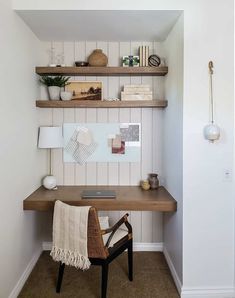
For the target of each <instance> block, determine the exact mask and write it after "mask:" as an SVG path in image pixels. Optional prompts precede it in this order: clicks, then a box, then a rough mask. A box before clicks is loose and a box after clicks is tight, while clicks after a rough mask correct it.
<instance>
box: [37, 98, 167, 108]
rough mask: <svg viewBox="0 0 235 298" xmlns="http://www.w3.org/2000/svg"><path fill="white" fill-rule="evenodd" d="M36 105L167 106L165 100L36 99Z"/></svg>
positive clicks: (40, 106) (69, 106) (83, 106)
mask: <svg viewBox="0 0 235 298" xmlns="http://www.w3.org/2000/svg"><path fill="white" fill-rule="evenodd" d="M36 106H37V107H39V108H165V107H167V101H166V100H136V101H134V100H130V101H105V100H68V101H62V100H37V101H36Z"/></svg>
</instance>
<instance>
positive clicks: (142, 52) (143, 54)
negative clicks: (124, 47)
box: [139, 46, 149, 66]
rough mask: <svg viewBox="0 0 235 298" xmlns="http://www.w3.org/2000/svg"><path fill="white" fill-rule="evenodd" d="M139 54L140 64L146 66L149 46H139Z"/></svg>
mask: <svg viewBox="0 0 235 298" xmlns="http://www.w3.org/2000/svg"><path fill="white" fill-rule="evenodd" d="M139 56H140V66H148V65H149V62H148V58H149V47H148V46H141V47H140V48H139Z"/></svg>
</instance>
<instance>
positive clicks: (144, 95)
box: [121, 91, 153, 101]
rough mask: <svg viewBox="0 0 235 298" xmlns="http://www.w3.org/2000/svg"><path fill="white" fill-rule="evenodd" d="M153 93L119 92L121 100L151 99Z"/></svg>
mask: <svg viewBox="0 0 235 298" xmlns="http://www.w3.org/2000/svg"><path fill="white" fill-rule="evenodd" d="M152 99H153V93H152V91H149V92H139V93H131V92H128V93H126V92H121V100H123V101H125V100H152Z"/></svg>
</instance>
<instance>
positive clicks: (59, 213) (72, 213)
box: [50, 201, 91, 270]
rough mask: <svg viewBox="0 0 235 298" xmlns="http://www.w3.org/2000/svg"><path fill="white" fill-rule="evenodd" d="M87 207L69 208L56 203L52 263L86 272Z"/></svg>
mask: <svg viewBox="0 0 235 298" xmlns="http://www.w3.org/2000/svg"><path fill="white" fill-rule="evenodd" d="M89 209H90V207H89V206H84V207H77V206H70V205H67V204H64V203H62V202H61V201H56V203H55V208H54V217H53V244H52V250H51V253H50V255H51V256H52V258H53V260H54V261H57V262H62V263H64V264H66V265H70V266H74V267H76V268H77V269H82V270H86V269H89V267H90V265H91V264H90V261H89V258H88V250H87V228H88V215H89Z"/></svg>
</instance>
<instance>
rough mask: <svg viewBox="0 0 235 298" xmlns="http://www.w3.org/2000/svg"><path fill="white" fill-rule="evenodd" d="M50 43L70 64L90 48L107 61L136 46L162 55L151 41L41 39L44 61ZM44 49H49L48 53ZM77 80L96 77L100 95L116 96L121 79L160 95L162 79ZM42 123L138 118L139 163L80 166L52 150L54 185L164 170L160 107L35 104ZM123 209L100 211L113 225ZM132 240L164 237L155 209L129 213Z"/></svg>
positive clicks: (130, 180)
mask: <svg viewBox="0 0 235 298" xmlns="http://www.w3.org/2000/svg"><path fill="white" fill-rule="evenodd" d="M51 44H53V46H54V47H55V52H56V54H58V53H64V58H65V63H66V64H67V65H73V62H74V61H76V60H86V59H87V57H88V56H89V55H90V53H91V52H92V51H93V50H94V49H96V48H100V49H102V50H103V52H104V53H105V54H107V55H108V59H109V65H110V66H118V65H121V57H122V56H124V55H129V54H133V55H138V49H139V46H140V45H142V44H143V45H148V46H149V47H150V53H151V54H152V53H153V52H154V53H156V54H159V55H160V56H161V57H164V52H163V48H162V46H161V43H151V42H150V43H149V42H142V43H141V42H119V43H118V42H106V41H102V42H101V41H97V42H96V41H94V42H93V41H91V42H90V41H89V42H85V41H76V42H52V43H50V42H49V43H48V42H45V43H43V44H42V51H43V55H42V60H41V64H42V65H47V64H48V62H49V54H48V53H49V49H50V47H51ZM46 52H48V53H46ZM71 79H73V80H74V79H75V80H89V81H94V80H99V81H102V83H103V97H104V98H107V97H120V91H121V90H123V86H124V85H125V84H141V83H143V84H149V85H150V86H151V87H152V89H153V91H154V98H159V99H160V98H164V78H161V77H151V76H150V77H148V76H143V77H141V76H121V77H112V76H111V77H103V76H100V77H95V76H94V77H85V76H81V77H73V78H71ZM45 90H46V89H45V88H44V89H43V88H41V96H42V98H43V99H44V98H45V99H46V98H47V94H45V93H46V92H45ZM39 113H40V114H39V118H40V121H39V123H40V125H51V124H53V125H62V124H63V122H67V123H69V122H80V123H83V122H103V123H105V122H110V123H112V122H141V124H142V148H141V162H137V163H106V162H102V163H87V164H85V165H83V166H80V165H78V164H73V163H63V154H62V150H61V149H56V150H53V169H54V173H55V175H56V177H57V181H58V184H67V185H73V184H75V185H86V184H89V185H91V184H93V185H96V184H98V185H127V184H130V185H138V184H139V181H140V180H141V179H142V178H146V176H147V174H148V173H149V172H152V171H154V172H157V173H159V175H160V176H161V175H162V155H161V154H162V145H161V138H162V111H161V110H158V109H140V108H133V109H129V108H126V109H64V111H63V110H62V109H39ZM123 213H126V211H120V212H118V211H117V212H108V213H107V212H102V213H101V214H102V215H106V214H108V215H109V216H110V222H111V224H113V223H114V222H115V221H116V220H118V219H119V217H120V216H121V215H122V214H123ZM129 213H130V214H131V216H130V220H131V223H132V225H133V230H134V240H135V241H136V242H140V241H143V242H151V241H154V242H161V241H162V214H161V213H159V212H136V211H132V212H129Z"/></svg>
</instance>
